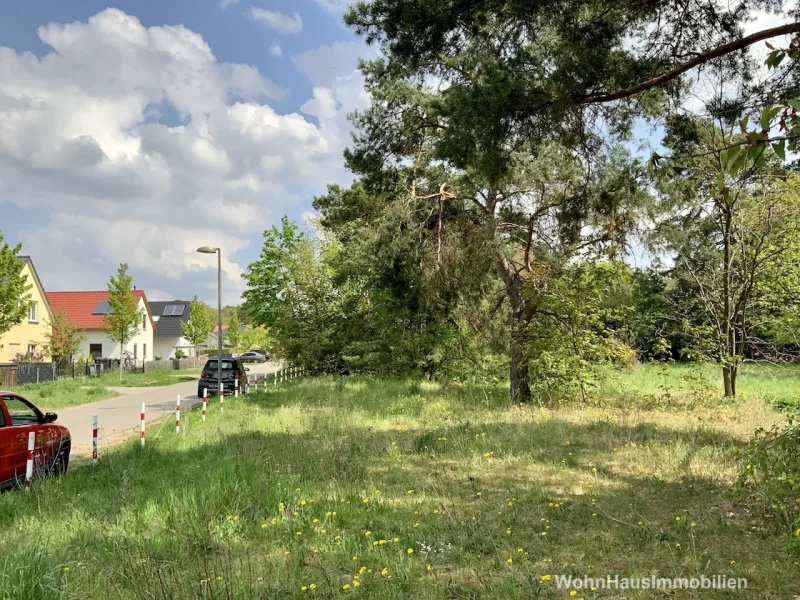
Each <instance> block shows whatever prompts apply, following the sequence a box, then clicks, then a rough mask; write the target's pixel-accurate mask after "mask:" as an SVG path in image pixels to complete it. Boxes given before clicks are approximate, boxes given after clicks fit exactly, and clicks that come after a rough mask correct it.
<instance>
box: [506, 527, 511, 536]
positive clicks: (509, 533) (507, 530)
mask: <svg viewBox="0 0 800 600" xmlns="http://www.w3.org/2000/svg"><path fill="white" fill-rule="evenodd" d="M506 535H511V528H510V527H509V528H508V529H506Z"/></svg>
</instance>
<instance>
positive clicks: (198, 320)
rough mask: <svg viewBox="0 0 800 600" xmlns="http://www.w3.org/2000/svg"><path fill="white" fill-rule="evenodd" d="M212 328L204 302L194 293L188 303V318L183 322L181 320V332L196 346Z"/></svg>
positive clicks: (203, 340)
mask: <svg viewBox="0 0 800 600" xmlns="http://www.w3.org/2000/svg"><path fill="white" fill-rule="evenodd" d="M212 329H213V327H212V325H211V321H210V319H209V317H208V310H207V307H206V304H205V303H203V302H201V301H200V300H199V299H198V298H197V295H195V297H194V299H193V300H192V301H191V303H190V304H189V319H188V320H187V321H185V322H184V321H181V334H182V335H183V337H185V338H186V339H187V340H189V342H191V343H192V345H194V346H198V345H200V344H202V343H203V342H205V340H206V338H207V337H208V334H210V333H211V330H212Z"/></svg>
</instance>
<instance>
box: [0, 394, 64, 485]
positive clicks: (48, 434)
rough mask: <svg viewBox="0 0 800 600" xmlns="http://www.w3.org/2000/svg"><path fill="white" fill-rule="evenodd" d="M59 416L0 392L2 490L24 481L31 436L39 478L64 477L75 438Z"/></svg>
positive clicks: (0, 475)
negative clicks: (34, 435)
mask: <svg viewBox="0 0 800 600" xmlns="http://www.w3.org/2000/svg"><path fill="white" fill-rule="evenodd" d="M57 419H58V415H56V413H51V412H49V413H42V411H40V410H39V409H38V408H36V407H35V406H34V405H33V404H32V403H30V402H29V401H28V400H26V399H25V398H23V397H22V396H20V395H19V394H15V393H14V392H2V391H0V488H2V489H7V488H13V487H16V486H18V485H20V484H22V483H24V481H25V467H26V464H27V462H28V434H29V433H30V432H34V433H35V434H36V443H35V446H34V452H33V470H34V474H35V475H36V476H41V475H56V476H57V475H63V474H64V473H66V471H67V467H68V466H69V453H70V450H71V449H72V436H71V435H70V433H69V429H67V428H66V427H64V426H62V425H59V424H57V423H56V420H57Z"/></svg>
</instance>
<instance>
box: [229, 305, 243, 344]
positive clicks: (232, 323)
mask: <svg viewBox="0 0 800 600" xmlns="http://www.w3.org/2000/svg"><path fill="white" fill-rule="evenodd" d="M225 340H226V341H227V342H228V343H229V344H230V345H231V347H232V348H233V349H234V350H237V349H239V348H240V347H241V345H242V323H241V321H239V313H238V312H237V311H234V312H233V313H232V314H231V317H230V319H229V320H228V333H226V334H225Z"/></svg>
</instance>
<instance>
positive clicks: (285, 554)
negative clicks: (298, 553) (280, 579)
mask: <svg viewBox="0 0 800 600" xmlns="http://www.w3.org/2000/svg"><path fill="white" fill-rule="evenodd" d="M291 554H292V553H291V552H289V551H288V550H287V551H286V552H284V553H283V555H284V556H289V555H291Z"/></svg>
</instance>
